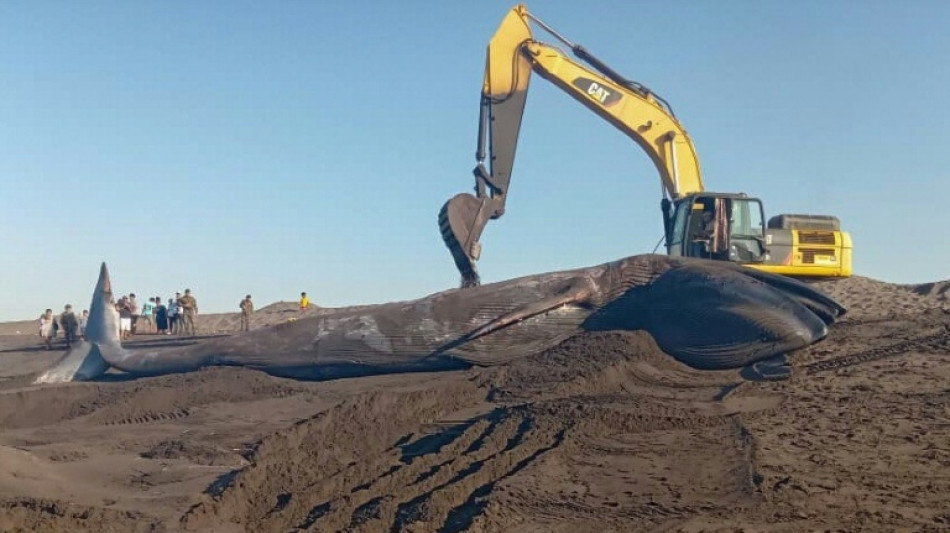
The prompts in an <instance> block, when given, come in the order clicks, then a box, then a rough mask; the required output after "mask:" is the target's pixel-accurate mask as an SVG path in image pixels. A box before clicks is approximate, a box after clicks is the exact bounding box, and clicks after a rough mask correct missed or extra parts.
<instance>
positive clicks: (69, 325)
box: [59, 304, 79, 350]
mask: <svg viewBox="0 0 950 533" xmlns="http://www.w3.org/2000/svg"><path fill="white" fill-rule="evenodd" d="M59 324H60V325H61V326H62V327H63V332H64V333H65V334H66V349H67V350H68V349H69V348H70V347H71V346H72V345H73V341H75V340H76V332H77V331H78V330H79V320H78V319H77V318H76V313H73V306H71V305H69V304H66V308H65V310H64V311H63V313H62V314H61V315H59Z"/></svg>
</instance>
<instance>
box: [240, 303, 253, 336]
mask: <svg viewBox="0 0 950 533" xmlns="http://www.w3.org/2000/svg"><path fill="white" fill-rule="evenodd" d="M240 307H241V331H249V330H250V325H251V313H253V312H254V302H252V301H251V295H250V294H248V295H247V296H245V297H244V299H243V300H241V304H240Z"/></svg>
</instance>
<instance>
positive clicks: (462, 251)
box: [439, 193, 492, 288]
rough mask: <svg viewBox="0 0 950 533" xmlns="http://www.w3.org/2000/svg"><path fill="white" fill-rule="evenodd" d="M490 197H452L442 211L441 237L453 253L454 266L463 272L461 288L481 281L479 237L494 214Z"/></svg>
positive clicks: (465, 195)
mask: <svg viewBox="0 0 950 533" xmlns="http://www.w3.org/2000/svg"><path fill="white" fill-rule="evenodd" d="M490 202H491V199H490V198H476V197H474V196H472V195H471V194H469V193H462V194H457V195H455V196H453V197H452V198H451V199H450V200H449V201H448V202H445V205H443V206H442V209H441V210H440V211H439V230H440V231H441V232H442V240H443V241H445V245H446V246H447V247H448V249H449V251H450V252H451V253H452V258H453V259H454V260H455V266H456V267H458V269H459V272H460V273H461V274H462V287H463V288H464V287H475V286H477V285H478V284H479V283H480V279H479V276H478V269H477V268H476V266H475V261H477V260H478V256H479V255H480V254H481V244H479V242H478V239H479V238H480V237H481V235H482V230H483V229H485V224H487V223H488V219H489V218H490V217H491V213H492V210H491V209H490V207H489V205H488V204H489V203H490Z"/></svg>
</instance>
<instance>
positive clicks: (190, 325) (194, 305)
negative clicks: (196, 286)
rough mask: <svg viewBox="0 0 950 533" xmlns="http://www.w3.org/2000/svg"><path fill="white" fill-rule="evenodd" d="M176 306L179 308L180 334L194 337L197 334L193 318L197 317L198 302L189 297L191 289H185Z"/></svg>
mask: <svg viewBox="0 0 950 533" xmlns="http://www.w3.org/2000/svg"><path fill="white" fill-rule="evenodd" d="M178 306H179V307H180V308H181V311H180V313H181V317H180V320H181V321H182V322H181V334H182V335H191V336H194V335H195V333H197V331H196V329H195V317H196V316H198V300H196V299H195V297H194V296H192V295H191V289H185V295H184V296H182V297H181V299H180V300H178Z"/></svg>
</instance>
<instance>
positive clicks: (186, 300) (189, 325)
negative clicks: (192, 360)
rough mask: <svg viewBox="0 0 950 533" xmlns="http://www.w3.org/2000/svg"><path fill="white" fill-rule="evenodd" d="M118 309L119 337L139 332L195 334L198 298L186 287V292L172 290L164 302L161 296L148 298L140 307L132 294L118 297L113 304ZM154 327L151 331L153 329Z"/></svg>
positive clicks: (126, 336)
mask: <svg viewBox="0 0 950 533" xmlns="http://www.w3.org/2000/svg"><path fill="white" fill-rule="evenodd" d="M115 309H116V311H118V312H119V337H120V338H122V339H128V338H129V337H131V336H132V335H135V334H139V333H147V334H148V333H157V334H159V335H195V334H196V333H197V328H196V327H195V317H197V316H198V300H196V299H195V297H194V296H193V295H192V294H191V289H185V294H182V293H180V292H176V293H175V297H174V298H169V299H168V304H167V305H166V304H165V303H164V302H162V298H161V296H155V297H153V298H149V299H148V301H147V302H144V303H143V304H142V307H141V308H139V305H138V302H137V301H136V300H135V293H129V295H128V296H123V297H121V298H119V301H118V302H116V303H115ZM153 330H154V331H153Z"/></svg>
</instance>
